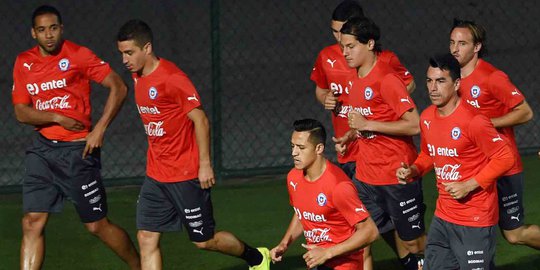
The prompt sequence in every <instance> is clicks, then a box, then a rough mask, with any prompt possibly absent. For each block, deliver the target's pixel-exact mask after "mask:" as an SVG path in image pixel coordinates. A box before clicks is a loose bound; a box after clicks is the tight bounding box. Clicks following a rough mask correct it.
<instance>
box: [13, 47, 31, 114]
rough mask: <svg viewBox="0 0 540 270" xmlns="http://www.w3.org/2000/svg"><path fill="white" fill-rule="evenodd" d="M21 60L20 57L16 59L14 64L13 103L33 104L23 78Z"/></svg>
mask: <svg viewBox="0 0 540 270" xmlns="http://www.w3.org/2000/svg"><path fill="white" fill-rule="evenodd" d="M20 67H21V61H20V59H19V57H17V59H16V60H15V64H14V66H13V88H12V89H11V97H12V102H13V104H31V103H32V98H31V97H30V94H29V93H28V90H27V89H26V86H25V85H24V84H23V83H22V80H21V76H22V74H21V69H20Z"/></svg>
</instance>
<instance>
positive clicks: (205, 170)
mask: <svg viewBox="0 0 540 270" xmlns="http://www.w3.org/2000/svg"><path fill="white" fill-rule="evenodd" d="M199 182H200V183H201V188H202V189H208V188H211V187H212V186H213V185H215V184H216V179H215V178H214V169H212V166H210V165H201V166H199Z"/></svg>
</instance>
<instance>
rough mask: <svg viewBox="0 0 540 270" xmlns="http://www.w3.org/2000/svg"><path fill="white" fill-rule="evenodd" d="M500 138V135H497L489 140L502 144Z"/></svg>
mask: <svg viewBox="0 0 540 270" xmlns="http://www.w3.org/2000/svg"><path fill="white" fill-rule="evenodd" d="M502 140H503V139H502V138H501V135H497V137H495V138H493V139H491V141H492V142H497V141H501V142H502Z"/></svg>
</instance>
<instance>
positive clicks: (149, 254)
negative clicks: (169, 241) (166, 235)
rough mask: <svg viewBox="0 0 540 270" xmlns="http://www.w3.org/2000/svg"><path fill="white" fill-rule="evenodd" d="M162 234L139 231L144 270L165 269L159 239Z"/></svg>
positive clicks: (138, 236) (138, 238)
mask: <svg viewBox="0 0 540 270" xmlns="http://www.w3.org/2000/svg"><path fill="white" fill-rule="evenodd" d="M160 237H161V233H159V232H151V231H145V230H139V231H138V232H137V241H138V242H139V248H140V249H141V267H142V269H144V270H160V269H162V268H163V263H162V259H161V249H160V248H159V239H160Z"/></svg>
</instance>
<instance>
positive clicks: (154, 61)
mask: <svg viewBox="0 0 540 270" xmlns="http://www.w3.org/2000/svg"><path fill="white" fill-rule="evenodd" d="M158 66H159V58H157V57H156V56H155V55H152V56H150V57H149V59H148V60H147V61H146V63H145V65H144V68H143V69H142V71H141V74H140V75H141V76H148V75H149V74H150V73H152V72H154V70H156V69H157V68H158Z"/></svg>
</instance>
